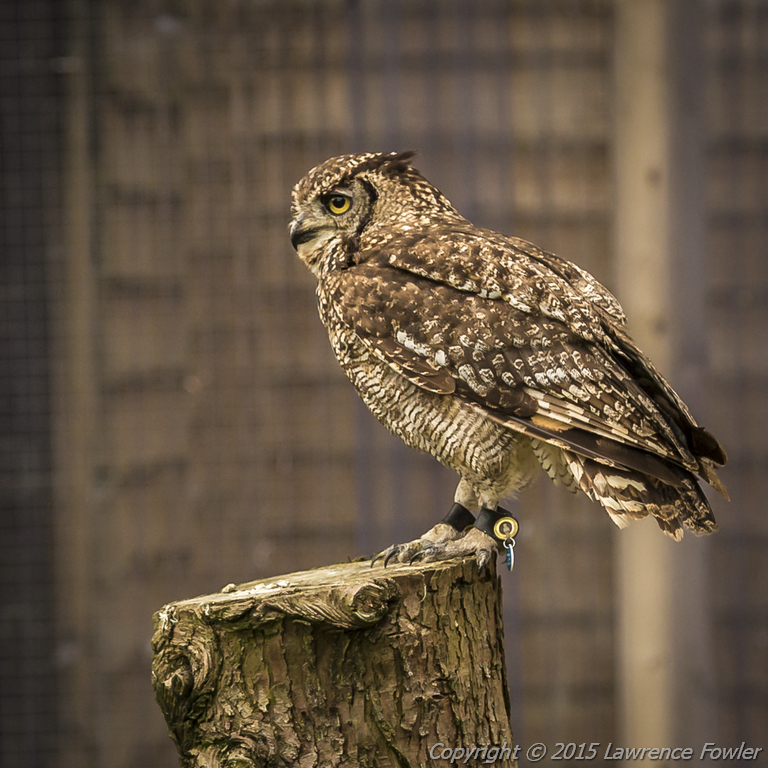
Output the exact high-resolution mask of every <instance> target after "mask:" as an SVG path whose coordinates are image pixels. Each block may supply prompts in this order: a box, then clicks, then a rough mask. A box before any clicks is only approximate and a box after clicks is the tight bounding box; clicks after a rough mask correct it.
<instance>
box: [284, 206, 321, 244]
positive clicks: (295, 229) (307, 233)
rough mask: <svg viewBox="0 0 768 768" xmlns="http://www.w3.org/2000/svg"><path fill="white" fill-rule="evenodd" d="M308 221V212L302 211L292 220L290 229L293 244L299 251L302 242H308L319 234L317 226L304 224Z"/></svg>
mask: <svg viewBox="0 0 768 768" xmlns="http://www.w3.org/2000/svg"><path fill="white" fill-rule="evenodd" d="M306 221H307V214H306V212H304V211H302V212H301V213H300V214H299V215H298V216H297V217H296V218H295V219H294V220H293V221H292V222H291V226H290V227H289V229H288V231H289V233H290V235H291V245H292V246H293V248H294V250H296V251H298V250H299V246H300V245H301V244H302V243H306V242H308V241H309V240H312V239H313V238H314V236H315V235H316V234H317V229H316V228H315V227H305V226H304V224H305V223H306Z"/></svg>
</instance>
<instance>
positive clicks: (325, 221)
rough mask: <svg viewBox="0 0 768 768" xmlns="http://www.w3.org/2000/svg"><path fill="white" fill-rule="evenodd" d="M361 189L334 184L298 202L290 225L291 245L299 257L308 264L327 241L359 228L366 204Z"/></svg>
mask: <svg viewBox="0 0 768 768" xmlns="http://www.w3.org/2000/svg"><path fill="white" fill-rule="evenodd" d="M360 191H361V190H359V189H351V188H349V187H347V186H340V187H335V188H333V189H331V190H329V191H327V192H323V193H321V194H319V195H317V196H316V197H314V198H312V199H309V200H307V201H305V202H304V203H303V204H300V205H299V213H298V214H297V215H296V216H295V217H294V219H293V221H292V222H291V225H290V235H291V244H292V245H293V247H294V248H295V249H296V252H297V253H298V254H299V258H301V259H302V260H303V261H305V262H307V264H309V263H310V261H312V260H313V252H315V251H317V249H318V248H320V247H322V246H323V245H324V244H325V243H326V242H327V241H328V240H331V239H333V238H336V237H340V236H341V235H345V234H350V233H351V232H354V231H356V229H357V225H358V223H359V221H360V217H361V213H362V209H363V207H364V203H365V201H364V200H361V199H360V198H361V195H360V194H359V193H360ZM362 197H365V195H362ZM315 256H316V254H315ZM310 268H311V265H310Z"/></svg>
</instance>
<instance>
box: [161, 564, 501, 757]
mask: <svg viewBox="0 0 768 768" xmlns="http://www.w3.org/2000/svg"><path fill="white" fill-rule="evenodd" d="M494 565H495V564H491V567H490V568H488V569H486V571H485V572H484V573H478V569H477V565H476V563H475V562H474V560H471V559H464V560H452V561H447V562H443V563H436V564H434V563H433V564H428V565H412V566H405V565H397V566H389V567H388V568H386V569H384V568H383V567H382V566H380V565H378V566H376V567H374V568H371V567H370V561H365V562H353V563H344V564H340V565H333V566H329V567H324V568H318V569H315V570H312V571H303V572H299V573H292V574H288V575H286V576H279V577H276V578H273V579H263V580H261V581H255V582H251V583H248V584H241V585H239V586H235V585H229V586H227V587H225V588H224V589H223V590H222V591H221V592H219V593H216V594H211V595H205V596H203V597H197V598H193V599H191V600H182V601H179V602H176V603H170V604H169V605H166V606H165V607H164V608H163V609H162V610H160V611H159V612H158V613H156V614H155V617H154V620H155V634H154V638H153V643H152V647H153V651H154V660H153V665H152V677H153V685H154V688H155V693H156V696H157V700H158V703H159V704H160V707H161V709H162V710H163V714H164V715H165V718H166V722H167V723H168V728H169V731H170V733H171V736H172V737H173V739H174V740H175V742H176V744H177V746H178V749H179V753H180V756H181V764H182V766H210V767H211V768H212V767H213V766H229V768H235V767H236V768H246V766H427V765H440V764H446V765H448V764H450V758H449V759H447V760H445V762H444V763H443V760H440V759H439V757H440V755H444V756H447V755H448V752H446V750H449V749H454V748H463V749H474V748H478V750H480V751H478V752H477V753H476V755H480V754H483V755H485V756H486V758H487V757H488V756H494V755H495V756H496V760H495V762H494V764H495V765H497V766H500V765H504V766H510V765H514V764H515V763H514V761H513V760H512V759H511V757H510V753H511V751H512V747H513V742H512V733H511V730H510V725H509V695H508V688H507V678H506V670H505V665H504V642H503V625H502V615H501V588H500V585H499V581H498V577H497V576H496V571H495V567H494ZM505 747H506V749H504V748H505ZM483 748H487V749H486V752H485V753H482V751H481V750H482V749H483ZM494 748H496V750H497V751H496V752H495V753H494V752H491V750H493V749H494ZM465 754H466V753H465ZM434 758H438V759H437V760H434ZM462 760H463V758H462ZM481 762H482V761H481V760H478V759H473V760H472V761H471V763H470V764H475V765H477V764H480V763H481Z"/></svg>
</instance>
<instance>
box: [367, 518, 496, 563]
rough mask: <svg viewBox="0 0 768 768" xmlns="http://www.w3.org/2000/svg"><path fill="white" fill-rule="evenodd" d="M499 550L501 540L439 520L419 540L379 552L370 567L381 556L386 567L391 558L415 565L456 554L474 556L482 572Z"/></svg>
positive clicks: (452, 556)
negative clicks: (444, 523) (497, 540)
mask: <svg viewBox="0 0 768 768" xmlns="http://www.w3.org/2000/svg"><path fill="white" fill-rule="evenodd" d="M445 529H448V530H445ZM498 553H499V546H498V543H497V542H496V541H495V540H494V539H493V538H491V537H490V536H487V535H486V534H485V533H483V532H482V531H479V530H478V529H477V528H470V529H469V530H468V531H466V532H461V533H460V532H458V531H456V530H455V529H453V528H451V527H450V526H447V525H443V524H440V523H438V525H436V526H435V527H434V528H432V529H431V530H430V531H428V532H427V533H425V534H424V536H422V537H421V538H420V539H415V540H414V541H410V542H408V543H407V544H393V545H392V546H391V547H388V548H387V549H385V550H384V551H383V552H380V553H379V554H378V555H376V557H374V558H373V559H372V560H371V567H373V566H374V564H375V563H376V561H377V560H379V559H381V558H384V567H385V568H386V566H387V565H388V563H389V562H390V561H392V560H395V561H396V562H399V563H408V564H409V565H413V564H414V563H416V562H424V563H434V562H438V561H440V560H450V559H452V558H454V557H474V558H475V560H477V566H478V568H479V569H480V570H481V571H482V570H483V569H484V568H485V566H486V565H487V564H488V563H489V562H490V560H491V558H492V556H493V555H494V554H498Z"/></svg>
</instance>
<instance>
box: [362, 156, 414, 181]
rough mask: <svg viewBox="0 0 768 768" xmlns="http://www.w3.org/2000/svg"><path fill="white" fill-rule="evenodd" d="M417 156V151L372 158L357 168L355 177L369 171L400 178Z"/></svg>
mask: <svg viewBox="0 0 768 768" xmlns="http://www.w3.org/2000/svg"><path fill="white" fill-rule="evenodd" d="M415 154H416V151H415V150H410V151H408V152H390V153H388V154H384V153H382V154H380V155H376V156H375V157H371V158H369V159H368V160H366V161H365V162H363V163H361V164H360V165H358V166H357V168H355V171H354V172H355V175H357V174H359V173H366V172H368V171H378V172H379V173H381V174H384V175H387V176H399V175H400V174H401V173H405V172H406V171H408V170H409V169H410V165H409V164H408V161H409V160H410V159H411V158H412V157H413V156H414V155H415Z"/></svg>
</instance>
